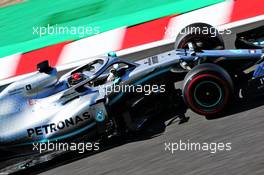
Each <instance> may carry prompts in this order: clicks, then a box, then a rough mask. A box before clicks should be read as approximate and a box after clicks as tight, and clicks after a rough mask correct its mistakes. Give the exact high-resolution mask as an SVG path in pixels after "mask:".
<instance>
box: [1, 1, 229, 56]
mask: <svg viewBox="0 0 264 175" xmlns="http://www.w3.org/2000/svg"><path fill="white" fill-rule="evenodd" d="M223 1H224V0H201V1H198V0H166V1H161V0H150V1H147V2H144V1H142V0H133V1H131V0H89V1H87V0H78V1H72V0H56V1H54V0H45V1H43V0H28V1H26V2H24V3H21V4H17V5H14V6H8V7H5V8H1V9H0V57H4V56H8V55H11V54H15V53H25V52H29V51H32V50H35V49H39V48H42V47H45V46H49V45H52V44H56V43H59V42H63V41H67V40H78V39H80V38H81V37H80V36H79V35H59V36H56V35H46V36H43V37H39V36H37V35H33V34H32V33H33V26H35V27H36V26H47V25H48V24H49V25H61V26H65V27H71V26H94V27H95V26H98V27H99V28H100V32H105V31H108V30H111V29H115V28H118V27H122V26H132V25H136V24H139V23H142V22H146V21H149V20H153V19H157V18H160V17H164V16H168V15H171V14H181V13H185V12H188V11H192V10H195V9H198V8H202V7H205V6H209V5H212V4H216V3H219V2H223ZM88 36H90V35H87V36H85V37H88ZM95 44H96V43H95Z"/></svg>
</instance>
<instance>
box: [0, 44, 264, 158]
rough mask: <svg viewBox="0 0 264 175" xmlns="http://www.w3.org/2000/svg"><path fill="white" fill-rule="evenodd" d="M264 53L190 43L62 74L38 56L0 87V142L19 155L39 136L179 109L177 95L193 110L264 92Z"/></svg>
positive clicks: (122, 128) (86, 133)
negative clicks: (29, 69)
mask: <svg viewBox="0 0 264 175" xmlns="http://www.w3.org/2000/svg"><path fill="white" fill-rule="evenodd" d="M263 53H264V51H263V50H261V49H258V50H257V49H253V50H197V49H194V48H193V47H192V46H191V45H190V49H188V50H186V49H179V50H173V51H169V52H166V53H162V54H159V55H155V56H152V57H148V58H145V59H142V60H139V61H136V62H132V61H130V60H126V59H123V58H119V57H117V56H116V55H115V54H109V55H108V56H107V57H100V58H95V59H92V60H91V61H90V62H89V63H88V64H86V65H84V66H81V67H78V68H76V69H74V70H72V71H70V72H69V73H66V74H65V75H63V76H62V77H60V78H59V76H58V74H57V71H56V68H52V67H50V66H49V64H48V62H47V61H45V62H42V63H40V64H38V65H37V68H38V72H36V73H35V74H34V75H32V76H31V77H28V78H26V79H23V80H20V81H17V82H14V83H13V84H11V85H9V86H8V87H6V88H5V89H4V90H3V91H2V92H1V93H0V149H1V150H2V151H9V152H12V153H14V154H17V155H19V154H18V153H21V150H23V153H26V152H27V151H29V152H30V151H32V148H31V149H29V150H27V149H26V147H27V146H29V145H30V146H32V143H36V142H46V141H59V140H63V141H64V140H65V141H69V140H70V141H79V140H81V139H83V138H84V137H85V138H98V137H100V136H107V137H109V136H111V135H114V134H117V133H120V132H127V131H133V130H137V129H139V128H140V127H141V126H142V125H143V124H144V122H145V121H146V120H148V119H149V118H151V117H153V116H155V115H156V116H157V115H158V114H159V113H160V112H161V111H163V110H177V108H176V107H175V105H176V106H177V104H179V103H181V102H182V101H181V99H184V103H185V104H186V105H187V106H188V107H189V108H191V109H192V110H193V111H194V112H197V113H199V114H202V115H206V116H213V115H218V114H219V113H221V112H222V111H223V110H224V108H225V107H226V106H227V105H228V103H229V102H230V100H231V99H232V98H233V97H234V96H238V97H240V98H242V97H245V96H248V95H249V94H254V95H258V94H261V93H263V92H264V91H263V90H264V54H263ZM182 80H183V85H182V88H179V89H178V88H177V82H180V81H182ZM175 83H176V85H175ZM174 107H175V108H174Z"/></svg>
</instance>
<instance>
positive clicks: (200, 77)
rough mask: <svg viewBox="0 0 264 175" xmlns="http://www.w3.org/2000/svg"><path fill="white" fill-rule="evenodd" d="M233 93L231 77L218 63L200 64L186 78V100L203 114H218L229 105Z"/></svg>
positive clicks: (191, 107) (184, 86)
mask: <svg viewBox="0 0 264 175" xmlns="http://www.w3.org/2000/svg"><path fill="white" fill-rule="evenodd" d="M232 93H233V83H232V79H231V77H230V76H229V74H228V73H227V72H226V71H225V70H224V69H223V68H222V67H220V66H218V65H216V64H211V63H204V64H201V65H198V66H196V67H194V68H193V69H192V70H191V71H190V72H189V73H188V74H187V75H186V77H185V79H184V84H183V97H184V101H185V103H186V104H187V105H188V106H189V108H190V109H192V110H193V111H194V112H196V113H198V114H201V115H205V116H213V115H218V114H219V113H220V112H221V111H223V109H224V108H225V107H226V106H227V104H228V102H229V99H230V97H231V96H232Z"/></svg>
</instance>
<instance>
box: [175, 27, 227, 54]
mask: <svg viewBox="0 0 264 175" xmlns="http://www.w3.org/2000/svg"><path fill="white" fill-rule="evenodd" d="M207 30H208V31H207ZM209 31H210V32H209ZM212 31H213V32H212ZM207 32H208V33H207ZM188 43H192V44H193V46H196V47H198V48H199V49H202V50H215V49H217V50H218V49H224V42H223V39H222V37H221V36H220V35H219V33H218V31H217V30H216V29H215V28H213V27H212V26H210V25H208V24H204V23H197V24H192V25H189V26H187V27H185V28H184V29H183V30H182V31H181V33H180V34H179V35H178V36H177V38H176V41H175V45H174V47H175V49H188Z"/></svg>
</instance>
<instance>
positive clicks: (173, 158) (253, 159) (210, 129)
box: [23, 45, 264, 175]
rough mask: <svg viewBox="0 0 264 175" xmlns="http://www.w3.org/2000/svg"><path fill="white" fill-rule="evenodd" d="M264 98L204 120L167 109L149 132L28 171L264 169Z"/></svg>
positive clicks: (199, 173) (67, 174)
mask: <svg viewBox="0 0 264 175" xmlns="http://www.w3.org/2000/svg"><path fill="white" fill-rule="evenodd" d="M171 48H172V45H167V46H164V47H163V48H159V49H152V51H151V50H150V51H147V53H144V54H134V55H131V57H130V58H132V59H136V58H140V57H145V56H146V54H147V55H153V54H155V53H154V51H155V52H161V51H163V50H169V49H171ZM263 105H264V100H263V97H260V98H257V99H252V100H250V101H238V102H234V103H233V104H232V105H230V107H229V109H228V111H227V113H226V114H225V115H224V116H223V117H220V118H215V119H210V120H209V119H206V118H205V117H202V116H199V115H197V114H195V113H193V112H191V111H188V112H187V114H186V115H187V116H189V117H190V120H189V121H188V122H186V123H183V124H181V125H179V124H178V119H175V120H173V119H170V118H171V117H168V115H171V114H163V115H161V116H159V117H158V118H157V119H156V120H154V121H151V122H150V123H149V124H148V125H147V126H146V129H145V131H142V133H139V134H138V135H136V136H134V137H131V138H130V139H127V140H118V139H117V140H110V141H109V142H110V143H107V145H111V146H106V147H105V148H104V150H103V151H101V152H98V153H92V154H85V155H82V154H78V153H76V154H73V155H65V156H62V157H60V158H58V159H56V160H54V161H51V162H49V163H46V164H43V165H39V166H36V167H34V168H31V169H29V170H27V171H25V172H23V174H24V173H26V174H39V173H41V174H43V175H54V174H56V175H60V174H61V175H73V174H74V175H77V174H92V175H119V174H120V175H124V174H126V175H129V174H131V175H132V174H133V175H134V174H139V175H142V174H144V175H161V174H164V175H165V174H171V175H174V174H185V175H205V174H210V175H214V174H217V175H218V174H219V175H224V174H228V175H237V174H239V175H244V174H245V175H247V174H250V175H252V174H259V175H263V174H264V106H263ZM175 110H177V109H175ZM180 140H181V141H182V142H195V143H197V142H198V143H204V142H206V143H214V142H217V143H219V142H224V143H228V142H230V143H231V147H232V149H231V150H230V151H218V152H216V153H210V151H179V150H178V151H174V153H173V154H172V153H171V152H170V151H168V150H166V151H165V143H170V142H171V143H179V142H180Z"/></svg>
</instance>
